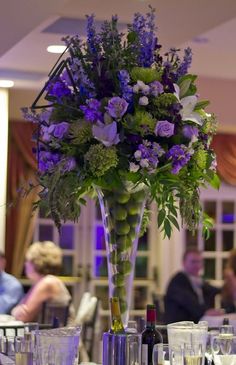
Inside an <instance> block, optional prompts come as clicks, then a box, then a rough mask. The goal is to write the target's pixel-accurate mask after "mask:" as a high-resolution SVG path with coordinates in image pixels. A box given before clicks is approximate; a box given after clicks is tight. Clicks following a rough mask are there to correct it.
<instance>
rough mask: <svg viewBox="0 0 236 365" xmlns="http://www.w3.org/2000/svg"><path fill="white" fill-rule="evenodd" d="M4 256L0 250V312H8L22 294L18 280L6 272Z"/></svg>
mask: <svg viewBox="0 0 236 365" xmlns="http://www.w3.org/2000/svg"><path fill="white" fill-rule="evenodd" d="M5 267H6V257H5V255H4V253H3V252H2V251H0V314H8V313H10V312H11V309H12V308H13V307H14V306H15V305H16V304H17V303H18V302H19V301H20V300H21V298H22V297H23V295H24V291H23V287H22V285H21V283H20V282H19V280H17V279H16V278H15V277H14V276H12V275H10V274H7V273H6V272H5V271H4V270H5Z"/></svg>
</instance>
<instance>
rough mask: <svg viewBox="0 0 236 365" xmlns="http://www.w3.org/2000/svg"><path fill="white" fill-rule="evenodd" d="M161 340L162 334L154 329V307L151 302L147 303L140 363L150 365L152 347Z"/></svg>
mask: <svg viewBox="0 0 236 365" xmlns="http://www.w3.org/2000/svg"><path fill="white" fill-rule="evenodd" d="M162 342H163V339H162V335H161V333H160V332H159V331H157V329H156V307H155V305H153V304H148V305H147V312H146V326H145V329H144V330H143V332H142V365H152V353H153V347H154V346H155V344H157V343H162Z"/></svg>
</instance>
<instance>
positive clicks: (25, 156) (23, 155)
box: [6, 121, 38, 277]
mask: <svg viewBox="0 0 236 365" xmlns="http://www.w3.org/2000/svg"><path fill="white" fill-rule="evenodd" d="M34 129H35V125H33V124H31V123H29V122H24V121H11V122H10V125H9V151H8V183H7V203H8V211H7V219H6V258H7V271H8V272H11V273H12V274H13V275H15V276H17V277H19V276H21V273H22V270H23V265H24V257H25V252H26V249H27V247H28V246H29V244H30V243H31V241H32V238H33V232H34V224H35V219H36V214H33V213H32V208H33V203H34V202H35V201H36V200H37V199H38V196H37V189H34V190H32V191H31V192H30V193H29V194H28V195H26V196H22V194H21V188H22V187H26V188H27V187H28V184H29V182H32V183H35V171H36V167H37V164H36V159H35V157H34V154H33V152H32V149H33V147H34V142H33V141H32V134H33V131H34Z"/></svg>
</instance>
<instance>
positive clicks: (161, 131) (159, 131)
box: [154, 120, 175, 138]
mask: <svg viewBox="0 0 236 365" xmlns="http://www.w3.org/2000/svg"><path fill="white" fill-rule="evenodd" d="M174 129H175V126H174V124H173V123H170V122H168V120H159V121H158V122H157V124H156V127H155V131H154V132H155V134H156V136H160V137H167V138H168V137H171V136H173V134H174Z"/></svg>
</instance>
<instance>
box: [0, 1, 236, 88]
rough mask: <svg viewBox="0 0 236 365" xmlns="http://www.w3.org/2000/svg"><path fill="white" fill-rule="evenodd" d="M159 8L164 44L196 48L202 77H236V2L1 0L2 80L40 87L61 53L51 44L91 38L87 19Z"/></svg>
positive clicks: (125, 19)
mask: <svg viewBox="0 0 236 365" xmlns="http://www.w3.org/2000/svg"><path fill="white" fill-rule="evenodd" d="M148 4H151V5H152V6H153V7H154V8H155V9H156V14H157V26H158V37H159V42H160V43H161V44H163V45H164V46H165V47H164V49H167V48H169V47H181V48H183V47H185V46H190V47H191V48H192V49H193V53H194V58H193V64H192V68H191V71H192V72H194V73H197V74H198V75H200V76H204V77H212V78H225V79H231V80H232V79H236V41H235V38H236V37H235V36H236V1H235V0H224V1H223V0H197V1H196V0H152V1H151V0H149V1H145V0H0V8H1V12H0V78H8V79H13V80H14V81H15V87H16V88H20V89H40V88H42V86H43V85H44V82H45V79H46V76H47V74H48V72H49V71H50V69H51V68H52V66H53V65H54V63H55V62H56V60H57V58H58V55H55V54H49V53H48V52H47V51H46V48H47V46H48V45H50V44H63V42H62V41H61V38H62V37H63V36H64V35H67V34H72V33H79V34H81V35H82V36H83V35H85V28H84V18H85V15H86V14H92V13H94V14H95V15H96V19H97V20H98V21H102V20H104V19H109V18H110V17H111V15H114V14H117V15H118V16H119V20H120V22H121V23H123V24H126V23H129V22H130V21H131V19H132V15H133V13H134V12H137V11H139V12H142V13H145V12H146V11H147V10H148Z"/></svg>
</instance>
